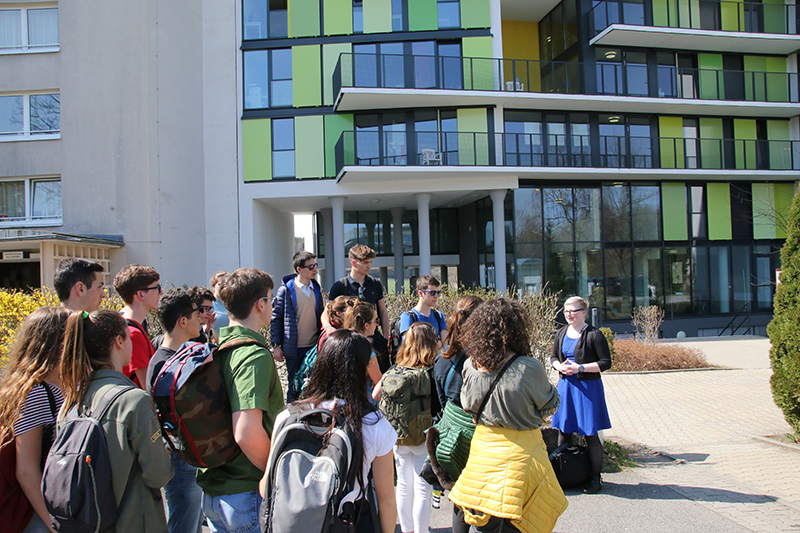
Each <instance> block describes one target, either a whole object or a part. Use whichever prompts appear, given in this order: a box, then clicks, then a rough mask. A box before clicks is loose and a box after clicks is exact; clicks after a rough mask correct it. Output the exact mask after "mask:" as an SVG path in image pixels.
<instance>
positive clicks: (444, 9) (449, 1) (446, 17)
mask: <svg viewBox="0 0 800 533" xmlns="http://www.w3.org/2000/svg"><path fill="white" fill-rule="evenodd" d="M436 4H437V7H438V12H439V29H440V30H442V29H445V28H459V27H461V7H460V4H459V0H438V1H437V2H436Z"/></svg>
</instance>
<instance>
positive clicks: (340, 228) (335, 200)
mask: <svg viewBox="0 0 800 533" xmlns="http://www.w3.org/2000/svg"><path fill="white" fill-rule="evenodd" d="M346 199H347V197H345V196H334V197H332V198H331V207H332V208H333V212H332V213H331V226H332V227H331V233H333V249H332V250H331V253H330V254H328V253H327V252H325V256H326V259H327V257H328V256H330V258H331V261H332V262H333V264H332V265H331V266H332V267H333V279H334V280H337V279H339V278H341V277H343V276H344V273H345V263H344V201H345V200H346ZM326 263H327V261H326Z"/></svg>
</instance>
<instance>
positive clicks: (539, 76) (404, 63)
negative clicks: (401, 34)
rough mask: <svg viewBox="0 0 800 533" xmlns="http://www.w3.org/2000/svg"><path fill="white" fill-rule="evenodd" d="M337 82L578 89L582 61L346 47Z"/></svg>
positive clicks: (399, 86)
mask: <svg viewBox="0 0 800 533" xmlns="http://www.w3.org/2000/svg"><path fill="white" fill-rule="evenodd" d="M333 87H334V92H335V93H336V94H338V93H339V91H340V90H341V89H342V87H361V88H380V89H445V90H469V91H509V92H534V93H564V94H580V92H581V90H582V83H581V64H580V63H578V62H574V61H534V60H528V59H496V58H480V57H447V56H426V55H413V54H402V55H401V54H362V53H350V52H345V53H342V54H340V55H339V61H338V62H337V64H336V69H335V70H334V73H333Z"/></svg>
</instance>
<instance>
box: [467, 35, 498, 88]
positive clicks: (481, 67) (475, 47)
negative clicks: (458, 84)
mask: <svg viewBox="0 0 800 533" xmlns="http://www.w3.org/2000/svg"><path fill="white" fill-rule="evenodd" d="M461 54H462V56H463V57H465V58H468V57H477V58H484V57H485V58H491V57H492V38H491V37H488V36H487V37H464V38H463V39H461ZM495 64H496V62H495V61H470V60H468V59H465V60H464V88H465V89H474V90H478V91H481V90H483V91H493V90H495V89H497V88H496V87H495V83H494V81H495V80H494V78H495Z"/></svg>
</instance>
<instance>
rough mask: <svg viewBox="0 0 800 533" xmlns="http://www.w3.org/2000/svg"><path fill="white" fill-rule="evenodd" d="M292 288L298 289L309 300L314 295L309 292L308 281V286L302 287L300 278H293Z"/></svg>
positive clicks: (309, 284)
mask: <svg viewBox="0 0 800 533" xmlns="http://www.w3.org/2000/svg"><path fill="white" fill-rule="evenodd" d="M294 286H295V287H300V290H301V291H303V294H305V295H306V296H308V297H309V298H311V295H312V294H313V293H314V291H312V290H311V282H310V281H309V282H308V285H303V282H302V281H300V276H297V277H296V278H294Z"/></svg>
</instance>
